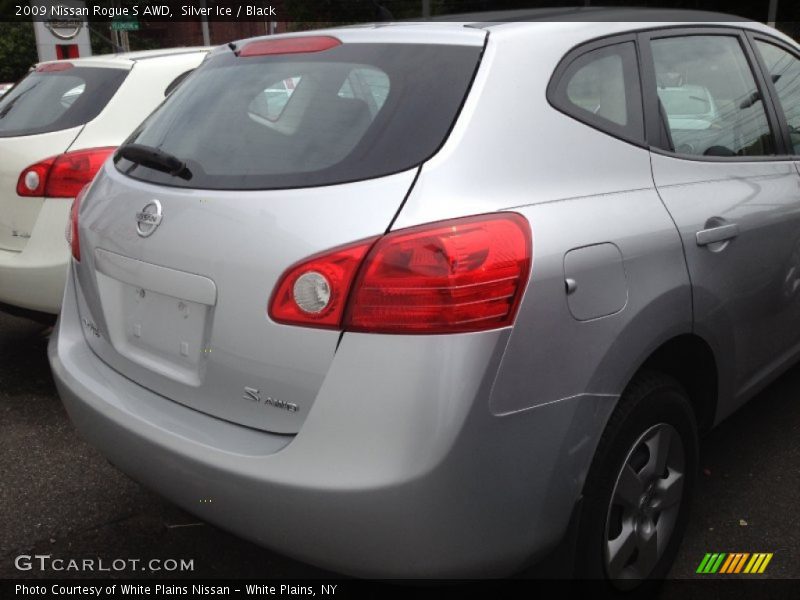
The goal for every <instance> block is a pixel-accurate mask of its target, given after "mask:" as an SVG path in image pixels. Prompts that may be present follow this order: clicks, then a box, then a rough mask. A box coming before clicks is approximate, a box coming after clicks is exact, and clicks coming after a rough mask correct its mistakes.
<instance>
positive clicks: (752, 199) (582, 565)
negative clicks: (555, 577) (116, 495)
mask: <svg viewBox="0 0 800 600" xmlns="http://www.w3.org/2000/svg"><path fill="white" fill-rule="evenodd" d="M798 56H800V49H798V47H797V46H796V45H795V44H794V43H793V42H791V41H790V40H789V39H788V38H786V37H785V36H783V35H781V34H779V33H777V32H776V31H774V30H772V29H770V28H767V27H766V26H762V25H759V24H756V23H749V22H730V21H729V22H724V21H723V22H720V23H718V24H710V23H696V24H690V23H686V22H675V23H664V22H653V23H644V22H635V23H623V22H593V23H582V22H518V23H438V24H437V23H422V24H402V25H382V26H379V27H371V26H368V27H355V28H342V29H331V30H326V31H324V32H316V33H303V34H291V35H285V36H275V37H268V38H257V39H250V40H244V41H240V42H236V43H234V44H231V45H229V46H224V47H222V48H219V49H217V50H216V51H214V52H213V53H212V54H211V55H210V57H209V59H208V60H207V61H206V62H205V63H204V64H203V65H202V66H201V67H200V68H199V69H198V70H197V71H196V72H195V73H193V74H192V75H191V76H190V77H189V78H188V79H187V80H186V81H185V82H184V84H183V85H181V86H180V87H179V88H178V90H177V91H176V92H175V93H174V94H172V95H171V96H170V97H169V98H168V99H167V100H166V101H165V102H164V104H163V105H162V106H161V107H160V108H159V109H158V110H157V111H156V112H155V113H154V114H153V115H152V116H151V117H150V118H149V119H148V120H147V121H146V122H145V123H144V124H143V125H142V126H141V127H139V128H138V129H137V130H136V132H135V133H134V134H133V135H132V137H131V138H130V139H129V140H128V141H127V142H126V144H125V145H123V146H122V147H121V148H120V149H119V150H118V151H117V152H116V154H115V155H114V157H113V159H112V160H109V161H108V162H107V163H106V164H105V165H104V167H103V168H102V170H101V172H100V174H99V175H98V177H97V178H96V179H95V181H94V182H93V183H92V184H91V186H90V187H89V189H87V190H85V191H84V193H82V194H81V197H80V198H79V200H78V201H76V204H75V207H74V209H73V211H72V214H73V221H72V227H71V232H72V233H71V242H72V247H73V254H74V259H73V261H72V266H71V274H70V276H69V282H68V285H67V289H66V294H65V297H64V303H63V312H62V314H61V319H60V323H59V325H58V328H57V335H54V336H53V339H52V341H51V344H50V360H51V363H52V366H53V370H54V372H55V377H56V381H57V384H58V388H59V391H60V393H61V396H62V398H63V400H64V403H65V404H66V407H67V409H68V411H69V413H70V415H71V417H72V419H73V421H74V423H75V425H76V427H77V428H78V429H79V430H80V432H81V433H82V434H83V435H84V436H85V437H86V438H87V439H89V440H90V441H91V442H92V443H93V444H94V445H96V446H97V447H98V448H100V449H101V451H102V452H103V453H104V454H105V455H106V456H107V457H108V458H109V459H110V460H111V461H112V462H113V463H114V464H115V465H117V466H118V467H119V468H120V469H122V470H124V471H125V472H126V473H129V474H130V475H131V476H132V477H134V478H136V479H138V480H139V481H141V482H143V483H144V484H145V485H147V486H149V487H151V488H154V489H156V490H158V491H159V492H160V493H162V494H163V495H164V496H166V497H168V498H170V499H171V500H172V501H174V502H175V503H176V504H179V505H180V506H182V507H184V508H185V509H187V510H189V511H191V512H193V513H195V514H197V515H198V516H200V517H201V518H203V519H205V520H207V521H209V522H211V523H215V524H218V525H219V526H221V527H223V528H225V529H228V530H231V531H234V532H236V533H238V534H239V535H242V536H244V537H247V538H249V539H251V540H254V541H255V542H257V543H260V544H263V545H266V546H269V547H272V548H275V549H277V550H279V551H281V552H284V553H286V554H288V555H291V556H294V557H297V558H299V559H302V560H305V561H308V562H311V563H315V564H317V565H321V566H324V567H327V568H330V569H334V570H338V571H342V572H346V573H352V574H356V575H362V576H380V577H432V576H436V577H460V576H474V575H479V576H487V575H498V574H505V573H509V572H511V571H514V570H515V569H519V568H521V567H523V566H525V565H527V564H530V563H533V562H536V561H540V560H542V559H543V558H545V557H547V556H549V555H550V554H551V553H552V552H554V551H556V550H559V551H560V549H561V548H563V547H564V545H565V544H566V545H568V546H569V547H570V548H572V550H573V551H572V552H564V553H563V554H564V556H569V557H571V558H570V567H572V563H573V562H574V565H575V569H576V571H575V572H577V573H578V574H580V575H582V576H588V577H602V578H608V579H610V580H612V581H613V583H614V584H615V585H619V586H622V587H626V586H628V585H630V584H633V583H635V582H637V581H640V580H641V579H644V578H659V577H662V576H664V575H665V574H666V573H667V571H668V569H669V567H670V564H671V562H672V561H673V558H674V556H675V554H676V552H677V549H678V546H679V544H680V541H681V537H682V534H683V532H684V528H685V526H686V522H687V509H688V505H689V496H690V494H691V492H692V488H693V485H694V481H695V472H696V470H697V465H698V442H697V439H698V432H702V431H704V430H707V429H708V428H710V427H712V426H713V425H714V424H715V423H718V422H719V421H720V420H721V419H724V418H725V417H726V416H727V415H729V414H730V413H731V412H732V411H733V410H735V409H736V408H737V407H739V406H740V405H741V404H742V403H744V402H745V401H746V400H747V399H748V398H750V397H751V396H753V395H754V394H755V393H756V392H757V391H758V390H759V389H761V388H762V387H764V385H765V384H767V383H768V382H769V381H770V380H771V379H773V378H775V377H776V376H777V375H778V374H779V373H780V372H781V371H782V370H783V369H785V368H786V367H787V366H789V365H790V364H791V363H792V362H793V361H794V359H795V358H796V356H797V354H798V349H800V328H799V327H798V326H797V325H798V323H800V192H798V189H800V173H798V170H797V168H796V164H795V162H794V161H795V160H796V159H798V157H797V156H796V155H797V154H798V151H796V150H795V148H796V147H797V146H796V145H797V142H798V140H797V138H796V137H795V132H796V131H797V130H798V127H800V119H799V118H798V110H797V106H798V103H800V87H799V86H798V83H799V82H800V60H798ZM681 89H682V90H683V91H676V90H681ZM276 90H278V91H279V92H280V93H278V92H276ZM660 90H661V91H660ZM663 90H668V91H667V92H666V93H665V92H664V91H663ZM667 97H669V98H670V100H669V101H667V102H664V98H667ZM700 121H702V123H701V124H700V123H699V122H700ZM564 540H567V541H564Z"/></svg>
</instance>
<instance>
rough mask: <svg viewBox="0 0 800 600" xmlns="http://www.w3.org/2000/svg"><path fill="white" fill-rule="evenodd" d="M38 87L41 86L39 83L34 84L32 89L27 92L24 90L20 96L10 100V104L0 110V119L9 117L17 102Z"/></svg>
mask: <svg viewBox="0 0 800 600" xmlns="http://www.w3.org/2000/svg"><path fill="white" fill-rule="evenodd" d="M37 85H39V84H38V83H34V84H33V85H32V86H31V87H29V88H28V89H27V90H22V91H21V92H20V93H19V94H17V95H16V96H15V97H14V98H12V99H11V100H9V102H8V104H6V105H5V106H4V107H3V110H0V119H3V118H5V116H6V115H7V114H8V113H9V112H11V109H12V108H14V104H16V102H17V100H19V99H20V98H22V97H23V96H24V95H25V94H27V93H28V92H30V91H31V90H32V89H33V88H35V87H36V86H37Z"/></svg>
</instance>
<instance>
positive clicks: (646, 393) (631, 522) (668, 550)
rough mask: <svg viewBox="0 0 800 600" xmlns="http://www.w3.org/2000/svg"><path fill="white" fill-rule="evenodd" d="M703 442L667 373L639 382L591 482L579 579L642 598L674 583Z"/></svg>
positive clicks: (615, 417) (615, 419) (616, 419)
mask: <svg viewBox="0 0 800 600" xmlns="http://www.w3.org/2000/svg"><path fill="white" fill-rule="evenodd" d="M697 438H698V436H697V424H696V421H695V415H694V411H693V409H692V405H691V403H690V402H689V397H688V395H687V394H686V392H685V391H684V390H683V388H682V387H681V386H680V384H678V382H677V381H675V380H674V379H672V378H671V377H668V376H666V375H663V374H660V373H655V372H643V373H640V374H639V375H637V376H636V377H635V378H634V380H633V381H632V382H631V383H630V384H629V385H628V387H627V388H626V390H625V392H624V393H623V395H622V397H621V398H620V401H619V403H618V405H617V407H616V409H615V410H614V412H613V413H612V415H611V418H610V419H609V421H608V424H607V426H606V429H605V431H604V432H603V435H602V437H601V438H600V441H599V443H598V447H597V451H596V452H595V456H594V459H593V461H592V465H591V467H590V469H589V473H588V475H587V478H586V482H585V485H584V498H583V506H582V509H581V517H580V523H581V526H580V530H579V533H578V550H577V569H578V574H579V576H581V577H583V578H590V579H602V580H605V581H606V582H607V583H608V584H609V586H610V588H611V589H612V590H617V591H632V590H637V591H639V592H645V591H648V590H649V591H652V588H654V587H656V586H657V585H658V581H659V580H661V579H663V578H664V577H665V576H666V574H667V573H668V572H669V569H670V567H671V566H672V563H673V561H674V560H675V555H676V554H677V552H678V547H679V546H680V543H681V540H682V539H683V535H684V533H685V531H686V525H687V522H688V517H689V504H690V499H691V495H692V491H693V489H694V484H695V480H696V476H697V470H698V469H697V467H698V441H697ZM659 469H661V472H660V473H659V472H658V470H659ZM665 476H666V477H665ZM645 580H647V581H645Z"/></svg>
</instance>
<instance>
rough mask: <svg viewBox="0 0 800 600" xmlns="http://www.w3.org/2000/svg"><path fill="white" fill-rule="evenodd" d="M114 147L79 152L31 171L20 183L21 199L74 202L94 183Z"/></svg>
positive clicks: (21, 176) (36, 165) (29, 168)
mask: <svg viewBox="0 0 800 600" xmlns="http://www.w3.org/2000/svg"><path fill="white" fill-rule="evenodd" d="M114 150H115V148H114V147H105V148H90V149H88V150H76V151H74V152H67V153H66V154H60V155H58V156H53V157H51V158H47V159H45V160H43V161H41V162H38V163H36V164H35V165H31V166H30V167H27V168H26V169H25V170H23V171H22V173H20V176H19V179H18V180H17V194H19V195H20V196H37V197H42V196H47V197H49V198H74V197H75V196H77V195H78V192H80V191H81V189H82V188H83V187H84V186H85V185H86V184H87V183H90V182H91V181H92V179H94V176H95V175H96V174H97V171H99V170H100V167H101V166H102V165H103V163H104V162H105V160H106V158H108V156H109V154H111V153H112V152H113V151H114Z"/></svg>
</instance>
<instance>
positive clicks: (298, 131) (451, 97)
mask: <svg viewBox="0 0 800 600" xmlns="http://www.w3.org/2000/svg"><path fill="white" fill-rule="evenodd" d="M481 51H482V48H481V47H462V46H443V45H420V44H343V45H341V46H338V47H335V48H333V49H331V50H327V51H325V52H319V53H313V54H293V55H272V56H258V57H246V58H245V57H237V56H235V55H234V54H233V53H232V52H230V53H225V54H223V55H220V56H217V57H214V58H212V59H210V60H209V61H208V62H206V64H204V65H203V66H202V67H200V68H199V69H198V70H197V71H196V72H195V74H194V75H193V76H192V77H191V78H190V79H189V80H187V81H186V83H185V84H184V85H182V86H180V87H179V88H178V90H176V92H175V93H174V94H173V95H172V96H170V97H169V98H168V99H167V100H166V102H165V103H164V104H163V105H162V107H161V108H160V109H159V110H157V111H156V112H155V113H154V114H153V115H151V117H150V118H149V119H148V120H147V121H145V123H144V124H143V125H142V126H141V127H140V128H139V129H138V130H137V131H136V132H135V133H134V134H133V136H131V138H130V139H129V140H128V142H130V143H136V144H139V145H143V146H149V147H155V148H158V149H159V150H161V151H162V152H166V153H168V154H171V155H173V156H174V157H176V158H178V159H179V160H180V161H182V162H184V163H185V164H186V167H187V169H188V173H189V174H188V175H186V176H185V177H178V176H173V175H170V174H168V173H164V172H162V171H159V170H156V169H152V168H150V167H147V166H143V165H140V164H137V163H133V162H131V161H129V160H127V159H124V158H121V157H117V159H116V163H117V167H118V168H119V169H120V170H121V171H122V172H124V173H126V174H127V175H129V176H130V177H134V178H136V179H142V180H145V181H149V182H154V183H162V184H166V185H171V186H180V187H190V188H199V189H281V188H291V187H310V186H317V185H329V184H334V183H344V182H348V181H357V180H362V179H368V178H373V177H379V176H382V175H388V174H390V173H396V172H399V171H402V170H405V169H408V168H411V167H413V166H415V165H418V164H420V163H421V162H423V161H424V160H426V159H427V158H429V157H430V156H431V155H432V154H433V153H434V152H436V150H437V149H438V148H439V147H440V146H441V144H442V143H443V142H444V140H445V138H446V136H447V134H448V132H449V131H450V129H451V127H452V125H453V122H454V120H455V118H456V116H457V114H458V111H459V109H460V107H461V104H462V103H463V100H464V97H465V96H466V93H467V90H468V89H469V86H470V83H471V81H472V77H473V74H474V72H475V69H476V67H477V64H478V60H479V58H480V54H481Z"/></svg>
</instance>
